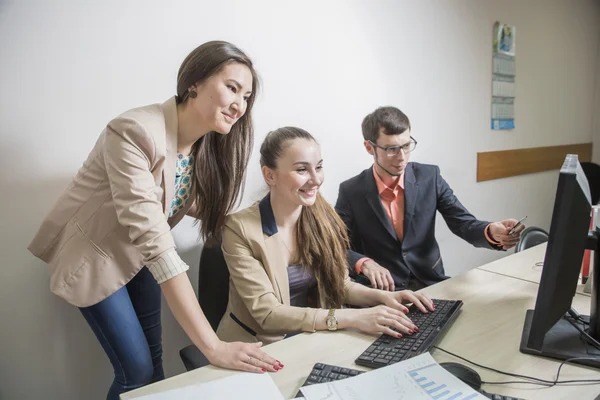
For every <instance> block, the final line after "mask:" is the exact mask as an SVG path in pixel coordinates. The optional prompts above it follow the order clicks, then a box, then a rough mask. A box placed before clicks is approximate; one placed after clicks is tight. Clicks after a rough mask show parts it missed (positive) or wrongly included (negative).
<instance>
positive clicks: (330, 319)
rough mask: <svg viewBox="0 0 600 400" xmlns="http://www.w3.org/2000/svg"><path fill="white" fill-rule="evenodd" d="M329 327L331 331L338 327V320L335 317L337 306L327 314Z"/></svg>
mask: <svg viewBox="0 0 600 400" xmlns="http://www.w3.org/2000/svg"><path fill="white" fill-rule="evenodd" d="M326 321H327V329H329V330H330V331H336V330H337V328H338V320H337V318H336V317H335V308H332V309H331V310H329V314H327V320H326Z"/></svg>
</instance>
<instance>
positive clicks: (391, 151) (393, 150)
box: [369, 136, 417, 157]
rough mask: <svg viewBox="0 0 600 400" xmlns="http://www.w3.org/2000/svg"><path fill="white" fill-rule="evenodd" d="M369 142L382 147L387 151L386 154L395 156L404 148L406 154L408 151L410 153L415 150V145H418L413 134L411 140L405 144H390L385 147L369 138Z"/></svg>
mask: <svg viewBox="0 0 600 400" xmlns="http://www.w3.org/2000/svg"><path fill="white" fill-rule="evenodd" d="M369 143H371V145H373V146H375V147H377V148H380V149H381V150H383V151H385V154H386V155H387V156H388V157H394V156H397V155H398V154H400V150H402V151H403V152H404V154H406V153H410V152H411V151H413V150H414V149H415V147H417V141H416V140H415V139H414V138H413V137H412V136H411V137H410V142H408V143H406V144H405V145H403V146H388V147H383V146H380V145H378V144H377V143H373V142H372V141H370V140H369Z"/></svg>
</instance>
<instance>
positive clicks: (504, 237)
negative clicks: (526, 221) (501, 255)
mask: <svg viewBox="0 0 600 400" xmlns="http://www.w3.org/2000/svg"><path fill="white" fill-rule="evenodd" d="M517 222H518V221H517V220H516V219H513V218H511V219H505V220H503V221H499V222H493V223H491V224H490V225H489V234H490V235H491V237H492V239H493V240H495V241H496V242H498V243H500V245H501V246H502V248H503V249H504V250H508V249H511V248H513V247H515V246H516V245H517V243H519V240H520V239H521V232H522V231H523V229H525V226H524V225H523V224H520V225H519V226H518V227H517V229H515V231H514V232H513V234H512V235H509V234H508V233H509V232H510V230H511V229H512V228H513V227H514V226H515V225H516V224H517Z"/></svg>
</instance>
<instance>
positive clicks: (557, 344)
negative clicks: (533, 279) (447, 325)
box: [521, 154, 600, 367]
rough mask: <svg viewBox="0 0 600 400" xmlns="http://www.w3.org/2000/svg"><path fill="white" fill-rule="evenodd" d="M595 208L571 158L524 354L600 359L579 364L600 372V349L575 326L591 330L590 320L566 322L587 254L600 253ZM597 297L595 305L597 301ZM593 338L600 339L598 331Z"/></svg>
mask: <svg viewBox="0 0 600 400" xmlns="http://www.w3.org/2000/svg"><path fill="white" fill-rule="evenodd" d="M591 209H592V205H591V197H590V188H589V185H588V182H587V179H586V177H585V175H584V173H583V170H582V168H581V165H580V164H579V161H578V158H577V155H573V154H569V155H567V156H566V158H565V161H564V164H563V166H562V168H561V170H560V174H559V177H558V188H557V190H556V197H555V200H554V211H553V212H552V222H551V223H550V233H549V237H548V244H547V247H546V255H545V257H544V266H543V270H542V278H541V281H540V286H539V289H538V294H537V299H536V303H535V310H528V311H527V314H526V317H525V324H524V327H523V334H522V337H521V352H524V353H529V354H537V355H542V356H547V357H552V358H557V359H568V358H573V357H596V356H598V357H599V358H598V359H597V360H581V361H580V363H582V364H587V365H592V366H595V367H600V350H598V349H597V348H596V347H594V346H593V345H591V344H590V343H589V340H587V339H586V338H585V335H584V334H582V333H581V331H579V330H578V329H577V328H576V327H575V326H574V324H575V325H576V326H578V327H579V328H580V329H582V330H583V331H589V328H588V326H589V320H588V319H587V318H586V316H584V317H581V318H577V319H575V318H573V317H570V316H569V317H567V318H565V315H566V314H567V312H570V309H571V303H572V300H573V296H574V295H575V292H576V289H577V283H578V278H579V272H580V270H581V261H582V259H583V254H584V251H585V249H586V248H592V249H594V250H596V249H597V243H598V241H597V233H596V232H590V230H589V226H590V214H591ZM595 253H596V254H595V255H596V256H599V255H598V253H599V252H598V251H596V252H595ZM594 272H595V274H594V275H599V274H600V271H594ZM593 298H594V301H595V299H596V296H594V297H593ZM595 309H596V307H595V304H593V305H592V310H593V311H594V312H595ZM571 313H572V314H573V315H577V314H575V313H574V312H572V311H571ZM592 336H598V335H597V332H595V333H594V334H593V335H592ZM595 339H598V338H597V337H596V338H595Z"/></svg>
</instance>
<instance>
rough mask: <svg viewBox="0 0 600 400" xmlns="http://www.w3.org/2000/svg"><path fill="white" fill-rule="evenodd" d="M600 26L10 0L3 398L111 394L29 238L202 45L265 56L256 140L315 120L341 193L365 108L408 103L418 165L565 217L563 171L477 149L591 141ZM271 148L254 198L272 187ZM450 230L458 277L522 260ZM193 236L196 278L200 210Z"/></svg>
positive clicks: (3, 175)
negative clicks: (121, 126) (494, 172)
mask: <svg viewBox="0 0 600 400" xmlns="http://www.w3.org/2000/svg"><path fill="white" fill-rule="evenodd" d="M167 4H168V5H167ZM284 4H285V5H284ZM495 20H501V21H503V22H506V23H510V24H514V25H516V26H517V108H516V124H517V128H516V129H515V130H514V131H512V132H492V131H491V130H490V129H489V125H490V92H491V90H490V88H491V82H490V81H491V54H490V49H491V41H492V25H493V23H494V21H495ZM599 38H600V6H599V3H598V1H593V0H590V1H587V0H578V1H576V2H575V1H571V0H529V1H526V2H524V1H518V0H512V1H480V0H463V1H461V0H453V1H445V2H435V1H419V2H416V1H400V0H389V1H382V0H377V1H369V2H366V1H358V0H355V1H348V0H347V1H342V0H334V1H328V2H322V1H303V2H279V1H254V2H248V1H241V0H240V1H227V2H201V1H188V2H183V1H171V2H156V1H155V2H151V1H150V2H149V1H143V2H142V1H135V2H132V1H129V2H124V1H122V0H121V1H117V0H107V1H103V2H94V3H93V4H92V2H78V1H54V2H45V1H41V0H40V1H37V2H32V1H19V2H17V1H16V0H0V88H1V90H0V179H1V188H2V196H1V197H0V205H1V209H2V210H3V213H4V215H3V217H2V231H1V232H2V233H1V235H2V240H0V252H1V253H0V254H2V257H3V262H2V266H1V267H0V321H1V322H0V398H2V399H16V398H19V399H21V398H28V399H29V398H42V397H43V398H48V399H50V398H55V399H59V398H60V399H82V398H86V399H100V398H103V397H104V396H105V391H106V389H107V387H108V385H109V383H110V380H111V368H110V365H109V363H108V360H107V359H106V357H105V355H104V354H103V352H102V350H101V348H100V346H99V344H98V343H97V341H96V340H95V338H94V336H93V334H92V332H91V330H90V329H89V328H88V326H87V325H86V323H85V322H84V320H83V318H82V317H81V316H80V315H79V313H78V311H77V310H76V309H75V308H73V307H71V306H69V305H67V304H66V303H65V302H63V301H62V300H60V299H58V298H57V297H55V296H54V295H52V294H51V293H50V292H49V290H48V275H47V273H46V270H45V268H44V265H43V263H42V262H41V261H39V260H37V259H35V258H34V257H33V256H31V255H30V254H29V253H28V252H27V251H26V249H25V248H26V246H27V244H28V243H29V240H30V239H31V237H32V235H33V234H34V232H35V230H36V229H37V227H38V225H39V223H40V221H41V219H42V218H43V216H44V214H45V213H46V212H47V210H48V209H49V208H50V207H51V205H52V204H53V202H54V201H55V199H56V198H57V197H58V196H59V193H60V192H61V190H62V189H63V188H64V187H65V186H66V184H67V183H68V181H69V179H70V178H71V176H72V175H73V174H74V173H75V172H76V171H77V169H78V167H79V166H80V165H81V163H82V161H83V160H84V159H85V157H86V156H87V152H88V151H89V149H90V148H91V147H92V145H93V143H94V141H95V140H96V137H97V135H98V134H99V133H100V131H101V130H102V128H103V126H104V125H105V124H106V122H107V121H108V120H110V119H111V118H112V117H114V116H115V115H117V114H118V113H120V112H122V111H124V110H126V109H129V108H132V107H135V106H139V105H144V104H148V103H155V102H161V101H163V100H165V99H167V98H168V97H169V96H171V95H173V94H174V90H175V78H176V73H177V69H178V67H179V64H180V62H181V61H182V60H183V58H184V57H185V55H187V53H188V52H189V51H190V50H191V49H193V48H194V47H195V46H197V45H198V44H200V43H202V42H204V41H207V40H212V39H224V40H229V41H231V42H233V43H236V44H237V45H238V46H240V47H241V48H243V49H244V50H246V51H247V53H248V54H249V55H251V56H252V58H253V59H254V60H255V63H256V66H257V69H258V70H259V72H260V74H261V76H262V78H263V83H264V90H263V92H262V94H261V95H260V97H259V101H258V103H257V106H256V109H255V121H256V132H257V141H256V142H257V146H256V147H258V144H260V142H261V140H262V138H263V137H264V135H265V134H266V133H267V132H268V131H269V130H271V129H274V128H277V127H279V126H282V125H298V126H300V127H303V128H305V129H307V130H309V131H310V132H312V133H313V134H314V135H315V136H316V137H317V138H318V139H319V140H320V142H321V144H322V148H323V154H324V157H325V166H326V174H327V182H326V184H325V186H324V187H323V192H324V194H325V196H326V197H327V198H328V199H329V200H330V201H331V202H334V201H335V199H336V196H337V187H338V184H339V183H340V182H341V181H342V180H344V179H347V178H349V177H351V176H353V175H355V174H356V173H358V172H359V171H361V170H362V169H364V168H366V167H368V166H369V165H370V160H369V157H368V156H367V154H366V153H365V152H364V150H363V147H362V143H361V135H360V122H361V120H362V118H363V117H364V115H366V114H367V113H368V112H371V111H372V110H373V109H375V108H376V107H377V106H380V105H395V106H398V107H400V108H401V109H402V110H404V111H405V112H406V113H407V114H408V115H409V117H410V118H411V120H412V124H413V135H414V136H415V137H416V138H417V140H418V141H419V147H418V149H417V150H416V152H415V153H414V156H413V157H414V158H413V159H414V160H417V161H421V162H428V163H436V164H439V165H440V166H441V169H442V173H443V175H444V177H445V178H446V179H447V180H448V181H449V183H450V184H451V186H452V187H453V188H454V190H455V192H456V193H457V195H458V196H459V198H460V199H461V200H462V202H463V203H464V204H465V205H466V206H467V207H468V208H469V209H470V210H471V211H472V212H473V213H474V214H475V215H477V216H478V217H480V218H485V219H490V220H496V219H502V218H507V217H517V218H518V217H521V216H523V215H526V214H527V215H529V219H528V223H529V224H533V225H539V226H542V227H545V228H548V225H549V219H550V214H551V207H552V198H553V195H554V191H555V188H556V180H557V173H556V171H554V172H547V173H541V174H535V175H529V176H521V177H516V178H510V179H503V180H497V181H491V182H486V183H480V184H477V183H476V182H475V166H476V153H477V152H478V151H489V150H502V149H511V148H520V147H534V146H544V145H558V144H570V143H582V142H589V141H591V140H592V124H593V122H592V120H593V104H594V88H595V87H596V88H598V87H599V86H598V85H597V84H596V81H600V69H599V64H600V61H599V59H598V58H597V53H598V48H599ZM597 90H598V89H597ZM597 90H596V91H597ZM596 99H597V100H596V113H597V112H598V110H599V107H598V105H599V102H600V100H598V96H596ZM596 127H598V122H597V123H596ZM596 133H597V134H598V129H596ZM598 142H599V141H598V140H597V141H596V143H597V145H596V149H598ZM256 153H257V151H255V154H254V156H253V158H252V160H251V164H250V169H249V173H248V188H249V189H248V191H247V193H246V196H245V199H244V204H245V205H247V204H249V203H250V202H251V201H254V200H257V199H259V198H260V197H261V196H262V194H263V193H264V185H263V182H262V180H261V179H260V175H259V167H258V159H257V157H256ZM437 233H438V239H439V241H440V244H441V246H442V252H443V254H444V258H445V263H446V265H447V269H448V271H449V272H450V273H451V274H456V273H458V272H460V271H464V270H466V269H469V268H472V267H475V266H477V265H480V264H482V263H485V262H488V261H490V260H493V259H495V258H498V257H501V256H503V255H504V254H501V253H496V252H491V251H485V250H476V249H473V248H471V247H470V246H469V245H467V244H465V243H463V242H462V241H460V240H459V239H457V238H456V237H454V236H452V235H451V234H450V233H449V231H448V229H447V228H446V226H445V224H444V223H443V222H441V223H439V224H438V232H437ZM176 237H177V241H178V243H179V248H180V250H181V252H182V254H183V257H184V259H185V260H186V261H188V262H189V264H190V265H192V270H191V273H190V274H191V276H192V279H193V280H194V281H195V279H196V276H197V270H196V269H197V268H196V266H197V263H198V258H199V254H200V244H198V243H197V241H196V238H197V232H196V231H195V229H194V228H192V227H191V221H184V223H182V224H181V226H179V227H178V228H177V229H176ZM164 310H165V311H164V316H163V322H164V331H163V336H164V350H165V356H164V359H165V368H166V372H167V374H168V375H174V374H177V373H180V372H182V371H183V366H182V364H181V362H180V360H179V356H178V354H177V352H178V350H179V349H180V348H181V347H183V346H184V345H186V344H187V343H189V341H188V340H187V339H186V338H185V336H184V334H183V332H182V330H181V329H180V328H179V327H178V326H177V325H176V324H175V322H174V320H173V318H172V316H171V314H170V313H169V311H168V310H167V309H166V307H165V308H164Z"/></svg>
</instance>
